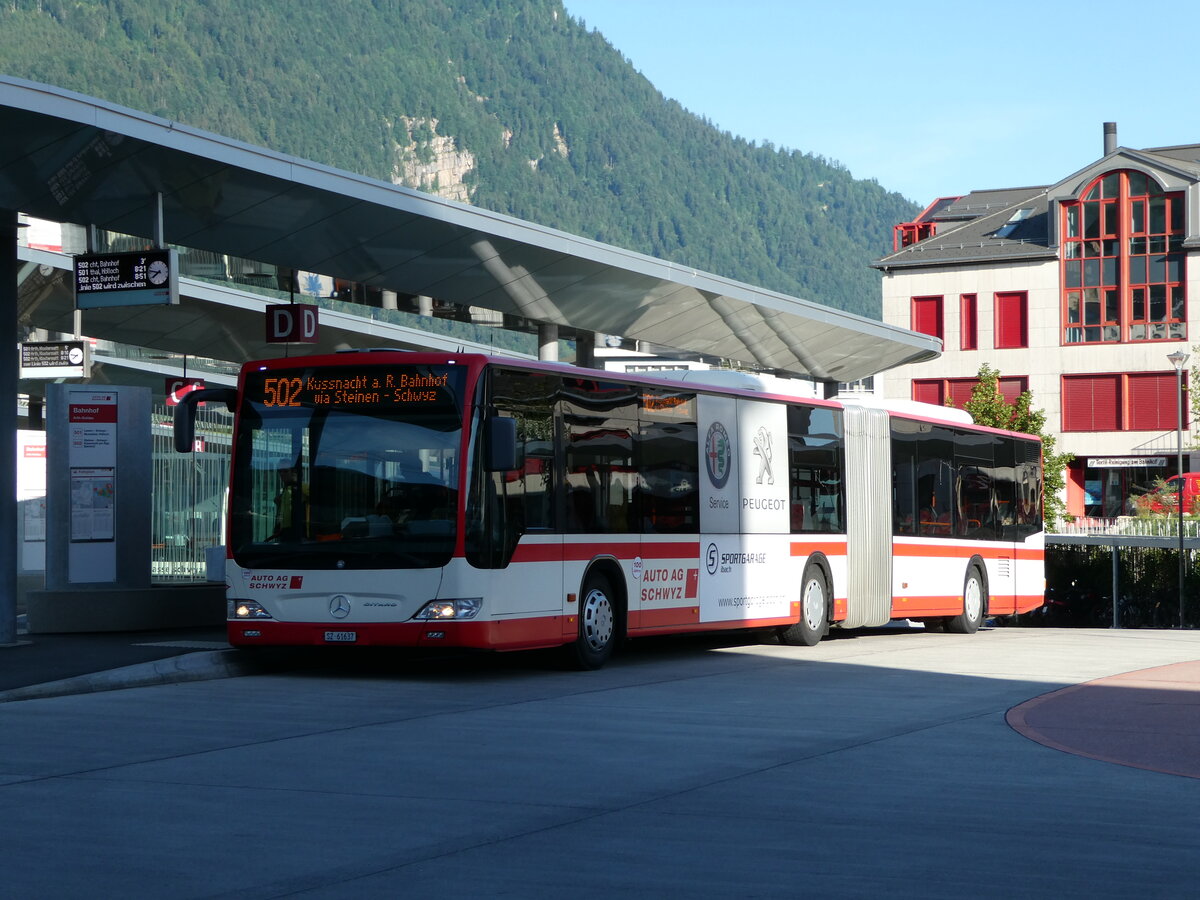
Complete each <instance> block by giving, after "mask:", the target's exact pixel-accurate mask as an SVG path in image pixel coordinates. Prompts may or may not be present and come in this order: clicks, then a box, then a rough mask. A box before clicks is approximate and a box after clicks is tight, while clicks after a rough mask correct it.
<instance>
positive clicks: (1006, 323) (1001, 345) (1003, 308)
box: [996, 291, 1029, 350]
mask: <svg viewBox="0 0 1200 900" xmlns="http://www.w3.org/2000/svg"><path fill="white" fill-rule="evenodd" d="M1027 319H1028V302H1027V301H1026V295H1025V292H1024V291H1012V292H1010V293H1006V294H997V295H996V348H997V349H998V350H1002V349H1007V348H1013V347H1027V346H1029V325H1028V321H1027Z"/></svg>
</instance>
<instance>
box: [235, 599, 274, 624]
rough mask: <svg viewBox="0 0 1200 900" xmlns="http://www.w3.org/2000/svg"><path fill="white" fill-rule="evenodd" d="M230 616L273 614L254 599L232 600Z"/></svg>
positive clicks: (256, 617) (265, 615)
mask: <svg viewBox="0 0 1200 900" xmlns="http://www.w3.org/2000/svg"><path fill="white" fill-rule="evenodd" d="M228 616H229V618H231V619H269V618H271V614H270V613H269V612H267V611H266V610H265V609H263V608H262V604H260V603H258V602H257V601H254V600H230V601H229V613H228Z"/></svg>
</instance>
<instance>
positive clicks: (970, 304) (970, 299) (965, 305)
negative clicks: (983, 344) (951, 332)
mask: <svg viewBox="0 0 1200 900" xmlns="http://www.w3.org/2000/svg"><path fill="white" fill-rule="evenodd" d="M958 322H959V326H958V331H959V349H960V350H977V349H978V348H979V338H978V334H979V304H978V303H977V301H976V298H975V295H974V294H963V295H962V296H961V297H959V298H958Z"/></svg>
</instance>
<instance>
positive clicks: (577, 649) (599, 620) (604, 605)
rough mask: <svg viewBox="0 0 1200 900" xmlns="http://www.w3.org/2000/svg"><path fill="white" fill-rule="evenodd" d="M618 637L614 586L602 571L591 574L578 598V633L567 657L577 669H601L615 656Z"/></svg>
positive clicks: (569, 646)
mask: <svg viewBox="0 0 1200 900" xmlns="http://www.w3.org/2000/svg"><path fill="white" fill-rule="evenodd" d="M616 640H617V607H616V602H615V601H614V599H613V589H612V585H611V584H609V581H608V579H607V578H605V577H604V576H603V575H601V574H598V573H596V574H592V575H589V576H588V578H587V581H585V582H584V585H583V593H582V594H581V595H580V601H579V634H578V636H577V637H576V638H575V642H574V643H572V644H569V645H568V647H567V649H568V651H569V652H568V659H569V661H570V662H571V663H572V664H573V665H574V667H575V668H578V669H598V668H600V667H601V666H602V665H604V664H605V663H606V662H608V658H609V657H610V656H612V652H613V646H614V645H615V643H616Z"/></svg>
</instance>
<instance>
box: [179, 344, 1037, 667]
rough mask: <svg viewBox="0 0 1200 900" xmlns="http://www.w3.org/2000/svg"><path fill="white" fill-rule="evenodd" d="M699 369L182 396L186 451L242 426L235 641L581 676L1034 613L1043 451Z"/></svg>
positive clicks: (1025, 441)
mask: <svg viewBox="0 0 1200 900" xmlns="http://www.w3.org/2000/svg"><path fill="white" fill-rule="evenodd" d="M686 377H689V378H693V379H697V380H690V381H684V380H675V379H667V378H661V377H642V376H632V375H624V374H617V373H610V372H602V371H598V370H592V369H579V368H574V367H570V366H564V365H557V364H551V363H536V362H521V361H514V360H510V359H498V358H489V357H485V356H481V355H467V354H463V355H453V354H432V353H411V352H404V351H360V352H351V353H341V354H335V355H328V356H312V357H300V358H292V359H276V360H268V361H262V362H253V363H248V364H246V365H245V366H244V367H243V369H242V372H241V376H240V378H239V382H238V387H237V389H236V390H233V389H216V390H202V391H197V392H194V393H192V394H189V395H187V397H186V398H185V402H184V403H183V404H181V406H180V407H179V412H177V414H176V446H177V447H178V448H180V449H188V448H190V447H191V437H192V435H191V429H192V423H193V421H194V404H195V403H196V402H198V401H202V400H208V401H213V400H224V401H225V402H226V403H227V404H228V405H229V406H230V408H231V409H232V410H234V411H235V413H236V416H235V420H234V432H235V434H234V449H233V461H232V475H231V489H230V508H229V517H228V535H227V542H226V547H227V556H228V559H227V563H226V580H227V586H228V600H229V603H228V608H229V614H228V632H229V641H230V643H231V644H233V645H235V646H239V647H249V646H265V645H314V644H321V645H329V644H336V645H343V644H357V645H398V646H421V647H431V646H443V647H448V646H453V647H475V648H490V649H494V650H519V649H528V648H537V647H551V646H556V645H558V646H564V647H566V648H567V650H568V653H569V655H570V656H571V657H572V659H573V660H574V662H575V663H577V664H578V665H580V666H582V667H585V668H591V667H596V666H599V665H601V664H603V663H604V662H605V660H606V659H607V658H608V657H609V655H610V654H611V652H612V651H613V648H614V647H615V646H616V645H617V644H619V643H620V641H621V640H623V639H625V638H632V637H638V636H641V635H661V634H667V633H673V632H696V631H704V630H712V629H731V628H739V629H740V628H764V629H773V630H774V631H775V632H777V633H778V635H779V638H780V639H781V640H782V641H784V642H785V643H789V644H807V645H812V644H815V643H816V642H817V641H819V640H820V639H821V637H822V636H823V635H825V634H826V633H827V632H828V630H829V629H830V628H860V627H864V626H877V625H883V624H886V623H887V622H889V621H890V620H892V619H911V620H922V621H924V622H926V623H928V624H930V625H935V626H939V627H945V628H948V629H950V630H953V631H958V632H972V631H975V630H976V629H977V628H978V627H979V625H980V624H981V623H982V622H983V620H984V618H985V617H986V616H1005V615H1011V614H1014V613H1019V612H1025V611H1027V610H1030V609H1033V608H1035V607H1037V606H1040V605H1041V603H1042V594H1043V588H1044V576H1043V559H1044V552H1043V547H1044V544H1043V534H1042V519H1041V508H1042V504H1041V498H1042V470H1041V447H1040V444H1039V442H1038V441H1037V440H1036V439H1035V438H1031V437H1030V436H1028V435H1022V434H1014V433H1009V432H1003V431H997V430H994V429H989V428H979V427H975V426H973V425H971V424H969V421H960V420H958V419H957V418H956V414H955V413H954V411H951V410H946V409H940V408H938V407H933V406H924V407H923V408H922V409H921V411H920V412H919V413H913V412H904V413H900V412H894V411H889V410H887V409H882V408H873V407H871V406H868V405H866V404H864V403H850V402H845V403H842V402H835V401H832V400H822V399H813V398H800V397H796V396H787V395H784V394H780V393H773V392H771V391H765V390H762V389H761V385H759V384H758V379H756V378H754V377H753V376H742V381H743V382H744V386H743V387H739V388H733V387H728V386H726V387H722V386H717V385H716V384H712V383H706V382H705V379H710V378H711V373H709V374H706V373H703V372H692V373H688V375H687V376H686ZM756 386H757V387H759V388H760V389H757V390H755V389H750V388H754V387H756ZM957 417H958V418H961V419H966V418H967V417H966V416H965V414H964V413H961V412H959V413H957Z"/></svg>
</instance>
